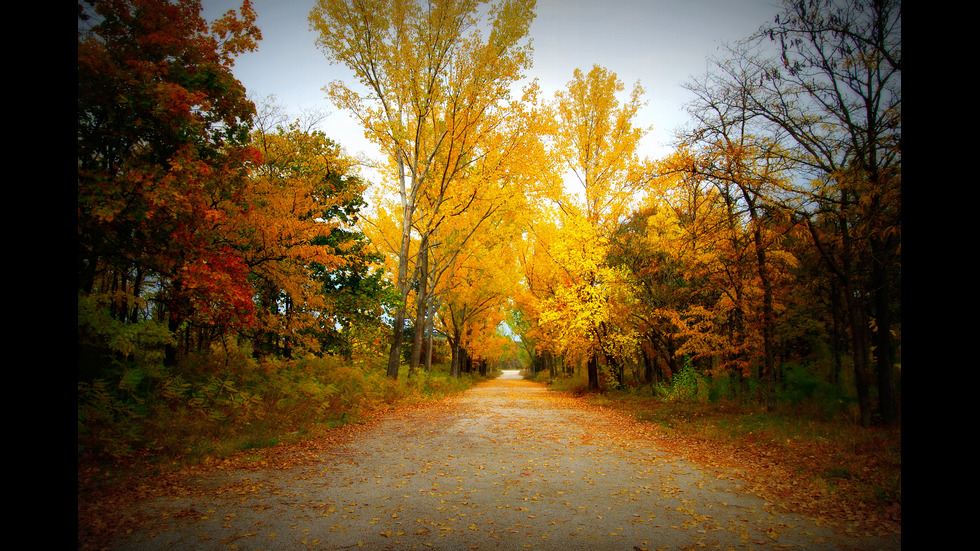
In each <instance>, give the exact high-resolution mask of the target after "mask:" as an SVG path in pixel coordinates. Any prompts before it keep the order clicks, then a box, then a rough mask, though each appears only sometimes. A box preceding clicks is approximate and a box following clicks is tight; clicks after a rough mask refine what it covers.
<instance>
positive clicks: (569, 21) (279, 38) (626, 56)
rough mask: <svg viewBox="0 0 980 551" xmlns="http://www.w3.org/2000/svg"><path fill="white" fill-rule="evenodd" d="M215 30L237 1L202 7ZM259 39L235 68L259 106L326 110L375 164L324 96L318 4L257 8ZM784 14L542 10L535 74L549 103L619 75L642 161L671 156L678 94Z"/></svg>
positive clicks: (685, 5)
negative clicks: (632, 100) (600, 73)
mask: <svg viewBox="0 0 980 551" xmlns="http://www.w3.org/2000/svg"><path fill="white" fill-rule="evenodd" d="M203 5H204V15H205V17H206V18H207V19H208V20H213V19H214V18H215V17H217V16H218V15H220V14H221V13H223V12H225V11H227V10H228V9H232V8H237V7H238V6H239V5H240V0H238V1H236V0H203ZM253 5H254V6H255V9H256V12H257V14H258V26H259V28H260V29H261V30H262V35H263V39H262V41H261V42H260V43H259V50H258V52H255V53H250V54H246V55H244V56H242V57H240V58H239V59H238V61H237V62H236V65H235V75H236V76H237V77H238V79H239V80H241V81H242V83H243V84H244V85H245V87H246V89H247V90H248V91H249V93H250V94H251V95H253V98H254V99H256V101H259V100H261V99H263V98H265V97H266V96H269V95H273V94H274V95H275V96H276V97H277V99H278V103H280V104H282V105H283V106H284V107H285V108H286V109H287V111H288V112H290V113H291V114H294V115H298V114H299V112H300V111H301V110H303V109H320V110H322V111H324V112H326V113H329V116H328V117H327V118H326V119H325V121H324V124H323V125H322V129H323V130H324V131H325V132H326V133H327V135H328V136H330V137H331V138H332V139H334V140H335V141H337V142H338V143H340V144H341V145H342V146H344V147H345V148H346V149H347V150H348V151H349V152H350V153H352V154H358V153H365V154H367V155H369V156H373V155H375V154H376V153H375V150H374V149H373V146H371V145H370V144H369V143H368V142H367V141H366V140H365V139H364V137H363V132H362V131H361V130H360V128H358V127H357V126H356V124H354V123H353V122H352V121H351V120H350V119H349V118H348V117H347V115H346V114H345V113H344V112H342V111H339V110H338V109H337V108H335V107H334V106H333V105H331V104H330V103H329V102H328V101H327V100H326V99H325V98H324V94H323V92H322V87H323V86H325V85H326V84H327V83H328V82H330V81H331V80H334V79H337V78H346V77H348V75H349V73H348V72H347V71H346V69H344V68H342V67H337V66H331V65H329V64H328V63H327V61H326V58H325V57H324V55H323V53H322V52H321V51H319V50H318V49H317V47H316V45H315V43H314V41H315V38H316V37H315V35H314V34H313V33H312V32H310V30H309V26H308V23H307V16H308V15H309V11H310V8H311V7H312V6H313V0H254V1H253ZM779 11H780V2H779V0H605V1H603V0H599V1H596V0H538V7H537V17H536V18H535V21H534V23H533V24H532V26H531V37H532V39H533V43H532V44H533V47H534V67H533V68H532V69H531V72H530V76H531V77H536V78H538V79H539V81H540V83H541V86H542V88H543V90H544V92H545V97H547V98H551V97H552V96H553V94H554V92H555V91H556V90H558V89H560V88H563V87H564V85H565V83H567V82H568V81H569V80H570V79H571V78H572V71H573V70H574V69H575V68H581V69H583V70H584V71H588V70H589V69H590V68H591V67H592V65H593V64H599V65H602V66H604V67H606V68H608V69H610V70H612V71H613V72H615V73H616V74H617V75H618V76H619V78H620V80H622V81H623V83H624V84H625V86H626V88H627V91H629V90H630V89H632V86H633V84H634V83H635V82H636V81H639V82H640V84H641V86H643V88H644V89H645V90H646V94H645V95H644V99H645V100H646V101H647V102H648V105H647V106H646V107H645V108H644V109H643V111H642V112H641V114H640V120H638V121H637V122H638V124H639V125H641V126H652V127H653V129H652V131H651V132H650V134H648V136H647V138H646V139H645V141H644V144H643V155H645V156H648V157H651V158H658V157H661V156H663V155H664V154H666V153H668V152H669V151H670V148H669V144H670V142H671V140H672V137H673V130H674V129H675V128H676V127H677V126H680V125H683V124H684V123H685V122H686V121H687V116H686V114H685V113H684V110H683V106H684V103H685V102H687V101H689V100H690V99H691V98H690V95H689V93H688V92H686V91H685V90H684V89H683V88H682V87H681V85H682V84H683V83H684V82H685V81H688V80H690V78H691V77H692V76H695V75H700V74H702V73H703V72H704V71H705V69H706V68H707V64H706V58H707V57H708V56H712V55H716V54H718V47H719V46H720V45H722V44H723V43H726V42H731V41H734V40H737V39H740V38H744V37H746V36H748V35H749V34H751V33H752V32H753V31H755V30H756V29H757V28H758V27H759V26H761V25H762V24H764V23H767V22H770V21H772V20H773V18H774V17H775V14H776V13H778V12H779Z"/></svg>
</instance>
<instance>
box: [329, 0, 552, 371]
mask: <svg viewBox="0 0 980 551" xmlns="http://www.w3.org/2000/svg"><path fill="white" fill-rule="evenodd" d="M482 8H483V3H482V2H478V1H476V0H469V1H465V2H439V3H421V2H417V1H413V0H320V1H318V2H317V4H316V6H315V7H314V9H313V10H312V11H311V13H310V25H311V27H312V28H313V29H314V30H315V31H316V32H317V34H318V40H317V43H318V45H319V46H320V47H321V48H322V49H323V51H324V53H325V54H326V56H327V58H328V59H329V60H330V61H331V62H333V63H338V64H341V65H344V66H345V67H347V68H348V69H349V70H350V71H351V72H352V73H353V75H354V78H355V80H356V82H357V83H359V85H360V86H354V85H353V82H341V81H336V82H333V83H331V84H330V85H329V87H327V88H326V91H327V93H328V96H329V97H330V99H331V100H332V101H333V102H334V103H335V104H337V105H339V106H340V107H342V108H344V109H345V110H347V111H348V112H350V113H351V114H352V115H353V116H354V117H355V118H356V119H357V120H359V121H360V123H361V124H362V126H363V128H364V130H365V135H366V136H367V137H368V138H369V139H371V140H372V141H374V142H375V143H376V144H378V145H379V146H380V147H381V148H382V151H383V152H384V153H385V154H386V155H387V156H388V161H389V163H390V165H389V166H390V172H389V174H390V175H391V177H392V179H391V181H392V182H393V183H394V189H393V190H392V191H394V192H395V193H397V196H398V198H399V208H400V212H399V219H398V221H397V223H398V224H399V228H400V232H401V233H400V238H399V239H398V250H397V252H396V257H397V272H396V275H395V286H396V288H397V289H398V292H399V295H400V303H399V305H398V307H397V308H396V310H395V313H394V321H393V328H394V330H393V335H392V339H391V350H390V353H389V363H388V375H389V376H390V377H392V378H397V376H398V362H399V357H400V354H401V341H402V332H403V328H404V323H405V317H406V312H407V309H408V298H409V292H410V287H411V277H410V274H409V267H410V265H411V264H412V262H413V256H412V252H411V250H412V245H411V242H412V231H413V228H415V227H419V228H420V231H421V232H422V233H423V234H425V233H426V232H428V231H429V230H430V228H431V226H432V224H433V223H434V221H435V220H437V219H438V217H439V215H440V210H441V209H442V208H443V202H444V201H445V200H447V199H448V198H450V197H451V196H452V195H453V194H454V193H456V190H455V187H456V184H457V182H458V181H459V180H460V179H461V178H463V177H464V176H465V174H466V173H467V171H468V170H470V167H471V165H472V163H474V162H477V161H478V160H479V159H480V158H481V157H482V156H483V155H485V154H486V153H487V152H486V150H485V149H484V146H485V143H484V142H483V141H482V140H483V139H484V136H486V135H487V133H488V132H492V131H493V129H494V127H496V126H497V125H499V124H501V118H502V117H503V116H504V115H505V111H506V105H507V103H508V102H509V100H510V99H511V98H510V96H511V90H510V86H511V84H513V83H515V82H516V81H517V80H518V79H520V78H521V77H522V76H523V70H524V69H526V68H527V67H529V66H530V63H531V57H530V54H531V51H530V48H529V46H528V44H527V41H526V37H527V32H528V27H529V25H530V23H531V20H532V18H533V8H534V1H533V0H508V1H505V2H501V3H499V4H495V5H492V6H490V7H489V10H488V12H487V16H486V17H487V19H486V21H481V18H480V14H481V9H482ZM417 219H420V220H421V222H419V221H418V220H417Z"/></svg>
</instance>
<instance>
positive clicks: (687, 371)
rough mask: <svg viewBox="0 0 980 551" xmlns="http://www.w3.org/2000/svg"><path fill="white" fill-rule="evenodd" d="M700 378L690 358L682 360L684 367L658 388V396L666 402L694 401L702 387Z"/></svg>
mask: <svg viewBox="0 0 980 551" xmlns="http://www.w3.org/2000/svg"><path fill="white" fill-rule="evenodd" d="M702 384H703V381H702V376H701V375H700V374H699V373H698V372H697V370H696V369H695V368H694V364H693V363H691V358H689V357H686V358H684V365H683V367H681V369H680V371H678V372H677V373H675V374H674V376H673V377H671V378H670V380H669V381H666V382H664V383H662V384H660V385H659V386H658V389H657V390H658V392H659V394H660V395H661V396H662V397H663V398H664V399H665V400H668V401H681V402H684V401H694V400H696V399H697V398H698V389H699V387H700V386H702Z"/></svg>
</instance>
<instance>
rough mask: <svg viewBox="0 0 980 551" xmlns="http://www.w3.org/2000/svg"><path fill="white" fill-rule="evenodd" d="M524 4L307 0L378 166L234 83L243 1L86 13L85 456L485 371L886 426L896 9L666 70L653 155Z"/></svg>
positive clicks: (894, 345)
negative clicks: (552, 83)
mask: <svg viewBox="0 0 980 551" xmlns="http://www.w3.org/2000/svg"><path fill="white" fill-rule="evenodd" d="M534 17H535V2H534V0H500V1H498V2H495V3H493V4H486V3H485V2H483V1H481V0H461V1H458V2H421V1H419V0H317V1H316V2H315V4H314V7H313V9H312V11H311V12H310V14H309V20H308V24H309V26H310V28H311V29H313V30H314V31H315V33H316V36H317V43H316V46H317V47H318V48H319V49H320V50H321V51H322V52H323V54H324V56H325V59H324V63H333V64H337V65H339V66H342V67H345V68H347V69H348V70H349V71H350V73H351V75H352V79H351V80H349V81H336V82H329V83H327V82H325V83H323V84H324V86H325V88H324V90H325V94H326V96H327V99H329V101H330V102H332V104H333V105H336V106H337V107H338V108H340V109H343V110H344V111H345V112H346V113H348V114H350V115H352V116H353V117H354V118H355V119H356V120H357V121H358V122H359V123H360V124H361V126H362V127H363V129H364V131H365V134H366V135H367V136H368V137H369V138H370V139H371V141H372V142H373V143H374V144H376V145H377V146H378V147H379V148H380V150H381V151H382V152H383V153H384V155H385V158H384V159H382V160H381V161H380V162H382V163H383V166H381V167H380V171H381V174H382V177H381V178H380V179H378V181H369V179H368V178H366V177H365V176H364V172H363V171H362V170H361V165H360V161H359V160H358V159H355V158H352V157H350V156H348V154H347V153H345V149H344V147H343V144H338V143H336V142H335V141H334V140H333V139H331V137H330V136H329V135H328V133H326V132H324V131H323V130H320V129H319V122H321V121H319V120H316V119H309V118H303V117H297V116H295V115H293V114H289V113H286V112H285V111H284V109H283V108H282V107H281V106H277V105H275V104H265V105H262V104H256V103H255V102H254V101H253V100H252V99H250V97H249V94H248V91H247V90H246V89H245V88H244V87H243V85H242V84H241V83H240V82H239V81H238V80H237V79H236V78H235V77H234V73H233V67H234V62H235V59H236V57H238V56H239V55H241V54H243V53H246V52H250V51H254V50H255V49H256V48H258V47H259V44H260V42H261V38H262V36H261V30H260V28H259V27H258V26H257V24H256V13H255V10H254V8H253V7H252V5H251V3H250V2H249V1H248V0H244V1H243V2H241V7H240V8H239V9H237V10H234V11H230V12H228V13H227V14H226V15H224V16H223V17H221V18H219V19H217V20H214V21H206V20H205V19H204V18H203V17H202V15H201V5H200V2H199V1H196V0H169V1H168V0H83V1H81V2H79V4H78V49H77V53H78V66H77V77H78V83H77V84H78V88H77V91H78V125H77V137H78V142H77V143H78V196H77V227H78V234H77V247H78V260H77V262H78V263H77V278H78V289H77V300H78V304H77V315H78V341H77V347H78V348H77V377H78V380H77V392H78V395H77V406H78V456H79V458H80V459H81V458H83V457H86V458H87V457H103V458H116V459H119V458H127V457H134V456H140V455H146V454H150V455H161V456H169V455H173V456H184V457H187V456H190V457H198V456H202V455H208V454H221V453H228V452H231V451H236V450H241V449H248V448H252V447H263V446H269V445H272V444H275V443H276V442H278V441H283V440H284V439H287V438H290V437H296V435H300V437H301V436H303V435H315V434H320V432H318V431H323V430H330V429H331V428H334V427H338V426H342V425H344V424H346V423H352V422H358V421H360V420H363V419H366V418H369V417H371V416H373V415H375V414H377V413H379V412H382V411H385V410H386V409H389V408H392V407H396V406H397V405H404V404H414V403H421V402H424V401H427V400H434V399H438V398H439V397H440V396H445V395H446V394H449V393H453V392H459V391H461V390H463V389H465V388H466V387H467V386H468V385H472V384H474V382H476V381H479V380H481V379H482V378H485V377H492V376H493V374H494V373H495V372H496V371H497V370H500V369H522V370H523V371H524V374H525V376H526V377H527V378H529V379H534V380H538V381H548V382H550V383H551V384H554V385H556V386H562V385H565V387H566V388H576V389H578V390H579V391H580V392H583V393H596V394H597V393H607V394H609V395H627V396H649V397H652V398H654V399H659V400H687V401H689V402H691V403H699V402H701V403H704V402H718V401H731V402H737V403H742V404H751V405H753V406H757V407H759V408H761V409H762V410H764V411H776V410H778V409H780V408H786V407H800V406H801V404H802V405H806V406H808V407H809V409H810V410H812V411H817V410H819V411H820V412H821V414H822V415H823V416H825V417H827V418H836V419H845V420H847V421H848V422H849V423H852V424H853V425H855V426H857V427H861V428H869V427H873V426H898V425H899V424H900V419H901V337H902V331H901V326H902V325H901V238H902V235H901V4H900V1H898V0H838V1H828V0H796V1H787V2H785V4H784V6H783V11H782V12H780V14H779V16H778V17H776V18H775V20H774V21H769V22H765V21H760V22H759V24H760V27H759V30H758V31H757V32H756V33H754V34H752V35H751V36H747V37H745V38H744V40H741V41H739V42H737V43H735V44H731V45H728V47H727V49H726V50H725V52H724V53H723V55H720V56H719V57H718V58H717V59H712V60H709V64H708V70H707V71H706V72H705V73H704V74H703V75H699V76H696V77H692V79H691V80H690V81H689V82H687V83H684V84H683V85H684V87H685V88H686V89H687V90H688V91H689V92H690V95H691V97H692V101H691V102H690V104H689V108H688V113H687V115H688V117H689V120H690V124H688V125H687V127H686V129H685V130H684V131H682V132H678V135H677V136H676V138H677V140H676V143H677V146H676V148H675V150H674V151H673V152H672V153H671V154H670V155H667V156H665V157H664V158H657V159H651V158H644V157H642V156H641V155H640V153H639V149H638V144H639V141H640V139H641V138H642V137H643V136H644V134H645V132H646V131H647V130H646V129H645V128H643V127H641V126H638V123H637V113H638V112H639V110H641V109H642V107H643V105H644V90H643V88H642V85H641V84H640V83H637V84H636V85H634V86H633V87H632V88H628V87H627V86H626V85H624V83H623V82H622V81H621V80H620V78H619V77H618V76H617V75H616V74H615V73H613V72H612V71H610V70H609V69H607V68H605V67H602V66H598V65H593V66H586V67H583V68H581V69H579V70H576V71H575V72H574V73H573V74H572V75H569V77H570V79H569V80H568V83H567V86H566V87H565V89H563V90H561V91H559V92H558V93H557V94H555V95H554V96H553V97H544V94H542V93H541V90H540V89H539V87H538V85H537V83H536V82H535V81H534V80H533V76H534V69H533V49H532V48H531V45H530V41H529V27H530V24H531V22H532V21H533V20H534ZM528 77H532V78H531V79H530V80H529V79H528ZM369 191H370V196H371V197H372V198H373V200H372V201H370V202H369V201H368V200H367V197H368V195H369Z"/></svg>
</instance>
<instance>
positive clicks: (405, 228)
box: [387, 152, 416, 380]
mask: <svg viewBox="0 0 980 551" xmlns="http://www.w3.org/2000/svg"><path fill="white" fill-rule="evenodd" d="M397 163H398V171H399V180H400V183H401V198H402V241H401V249H400V250H399V252H398V280H397V283H396V285H397V288H398V293H399V298H400V300H399V301H398V306H397V307H396V308H395V319H394V324H393V325H394V326H393V327H392V334H391V350H390V351H389V352H388V370H387V374H388V377H390V378H392V379H396V380H397V379H398V366H399V364H400V363H401V351H402V339H403V338H404V332H405V314H406V310H407V309H408V304H407V303H408V290H409V283H410V282H409V280H408V255H409V254H410V252H409V251H410V245H411V242H412V214H414V212H415V207H414V197H412V195H411V194H410V193H408V192H407V191H406V188H405V167H404V161H403V160H402V156H401V153H400V152H399V154H398V155H397ZM412 184H413V186H414V185H415V184H416V182H414V181H413V182H412Z"/></svg>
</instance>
